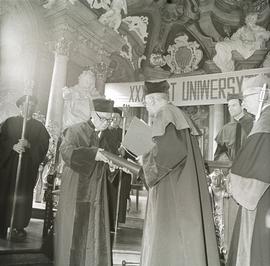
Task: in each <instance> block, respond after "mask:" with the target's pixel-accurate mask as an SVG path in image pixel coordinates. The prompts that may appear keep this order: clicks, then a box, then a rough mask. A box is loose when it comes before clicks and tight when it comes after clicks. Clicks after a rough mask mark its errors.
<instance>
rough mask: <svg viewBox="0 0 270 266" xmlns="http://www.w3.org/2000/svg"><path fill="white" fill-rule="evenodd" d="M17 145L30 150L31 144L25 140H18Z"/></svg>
mask: <svg viewBox="0 0 270 266" xmlns="http://www.w3.org/2000/svg"><path fill="white" fill-rule="evenodd" d="M19 143H20V145H21V146H22V147H24V148H28V149H30V147H31V144H30V142H29V141H28V140H27V139H19Z"/></svg>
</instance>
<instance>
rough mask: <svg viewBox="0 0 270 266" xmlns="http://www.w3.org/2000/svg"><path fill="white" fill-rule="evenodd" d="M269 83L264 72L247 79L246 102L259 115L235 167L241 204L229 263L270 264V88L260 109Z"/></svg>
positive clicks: (233, 182)
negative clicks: (268, 222)
mask: <svg viewBox="0 0 270 266" xmlns="http://www.w3.org/2000/svg"><path fill="white" fill-rule="evenodd" d="M265 83H266V84H268V86H269V84H270V82H269V79H268V78H266V77H265V76H264V75H258V76H256V77H253V78H249V79H245V80H244V82H243V105H244V107H245V108H246V109H247V111H248V112H250V113H252V114H254V115H256V121H255V122H254V126H253V128H252V130H251V132H250V134H249V136H248V138H247V140H246V143H245V145H244V146H243V148H242V149H241V151H240V153H239V155H238V157H237V158H236V160H235V161H234V163H233V165H232V168H231V174H230V187H229V188H230V192H231V195H232V197H233V198H234V199H235V201H236V202H237V203H238V204H239V206H240V207H239V210H238V214H237V219H236V223H235V227H234V231H233V237H232V242H231V248H230V252H229V258H228V263H227V265H229V266H243V265H245V266H268V265H269V263H270V252H269V251H270V230H269V228H267V226H266V217H267V211H269V208H270V187H269V185H270V163H269V156H270V100H269V99H270V98H269V97H270V94H269V89H267V90H266V93H265V97H264V101H263V104H262V109H261V110H260V108H259V105H260V103H259V98H260V97H261V96H260V92H261V88H262V87H263V84H265ZM262 99H263V97H262Z"/></svg>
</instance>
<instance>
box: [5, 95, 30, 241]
mask: <svg viewBox="0 0 270 266" xmlns="http://www.w3.org/2000/svg"><path fill="white" fill-rule="evenodd" d="M28 107H29V95H27V96H26V101H25V106H24V116H23V125H22V134H21V139H23V140H24V139H25V130H26V122H27V116H28ZM22 156H23V152H22V151H21V152H20V153H19V158H18V165H17V173H16V180H15V189H14V194H13V203H12V211H11V220H10V231H9V234H8V240H10V239H11V234H12V230H13V227H14V216H15V209H16V202H17V192H18V185H19V180H20V175H21V168H22Z"/></svg>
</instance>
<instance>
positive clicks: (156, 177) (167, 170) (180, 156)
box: [141, 104, 220, 266]
mask: <svg viewBox="0 0 270 266" xmlns="http://www.w3.org/2000/svg"><path fill="white" fill-rule="evenodd" d="M196 134H197V132H196V128H195V127H194V125H193V124H192V122H191V120H190V119H189V118H188V117H187V116H186V115H185V114H184V113H183V112H182V111H181V110H180V109H178V108H177V107H175V106H173V105H171V104H167V105H166V106H164V107H163V108H162V109H161V110H160V111H159V113H158V114H157V116H156V117H155V118H154V120H153V125H152V136H153V138H154V142H155V146H154V147H153V148H152V150H151V151H150V152H149V153H147V154H145V155H144V156H143V170H144V176H145V182H146V184H147V185H148V187H149V194H148V202H147V211H146V219H145V225H144V232H143V242H142V256H141V265H142V266H164V265H170V266H191V265H192V266H195V265H196V266H218V265H220V263H219V255H218V249H217V242H216V236H215V229H214V222H213V216H212V212H211V203H210V196H209V193H208V188H207V183H206V176H205V169H204V164H203V160H202V157H201V153H200V149H199V146H198V142H197V139H196V137H195V135H196Z"/></svg>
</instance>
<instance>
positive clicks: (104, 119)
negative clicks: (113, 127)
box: [96, 112, 113, 123]
mask: <svg viewBox="0 0 270 266" xmlns="http://www.w3.org/2000/svg"><path fill="white" fill-rule="evenodd" d="M96 115H97V117H98V118H99V120H100V121H102V122H107V123H111V122H112V120H113V119H112V118H106V117H101V116H100V115H99V114H98V113H97V112H96Z"/></svg>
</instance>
